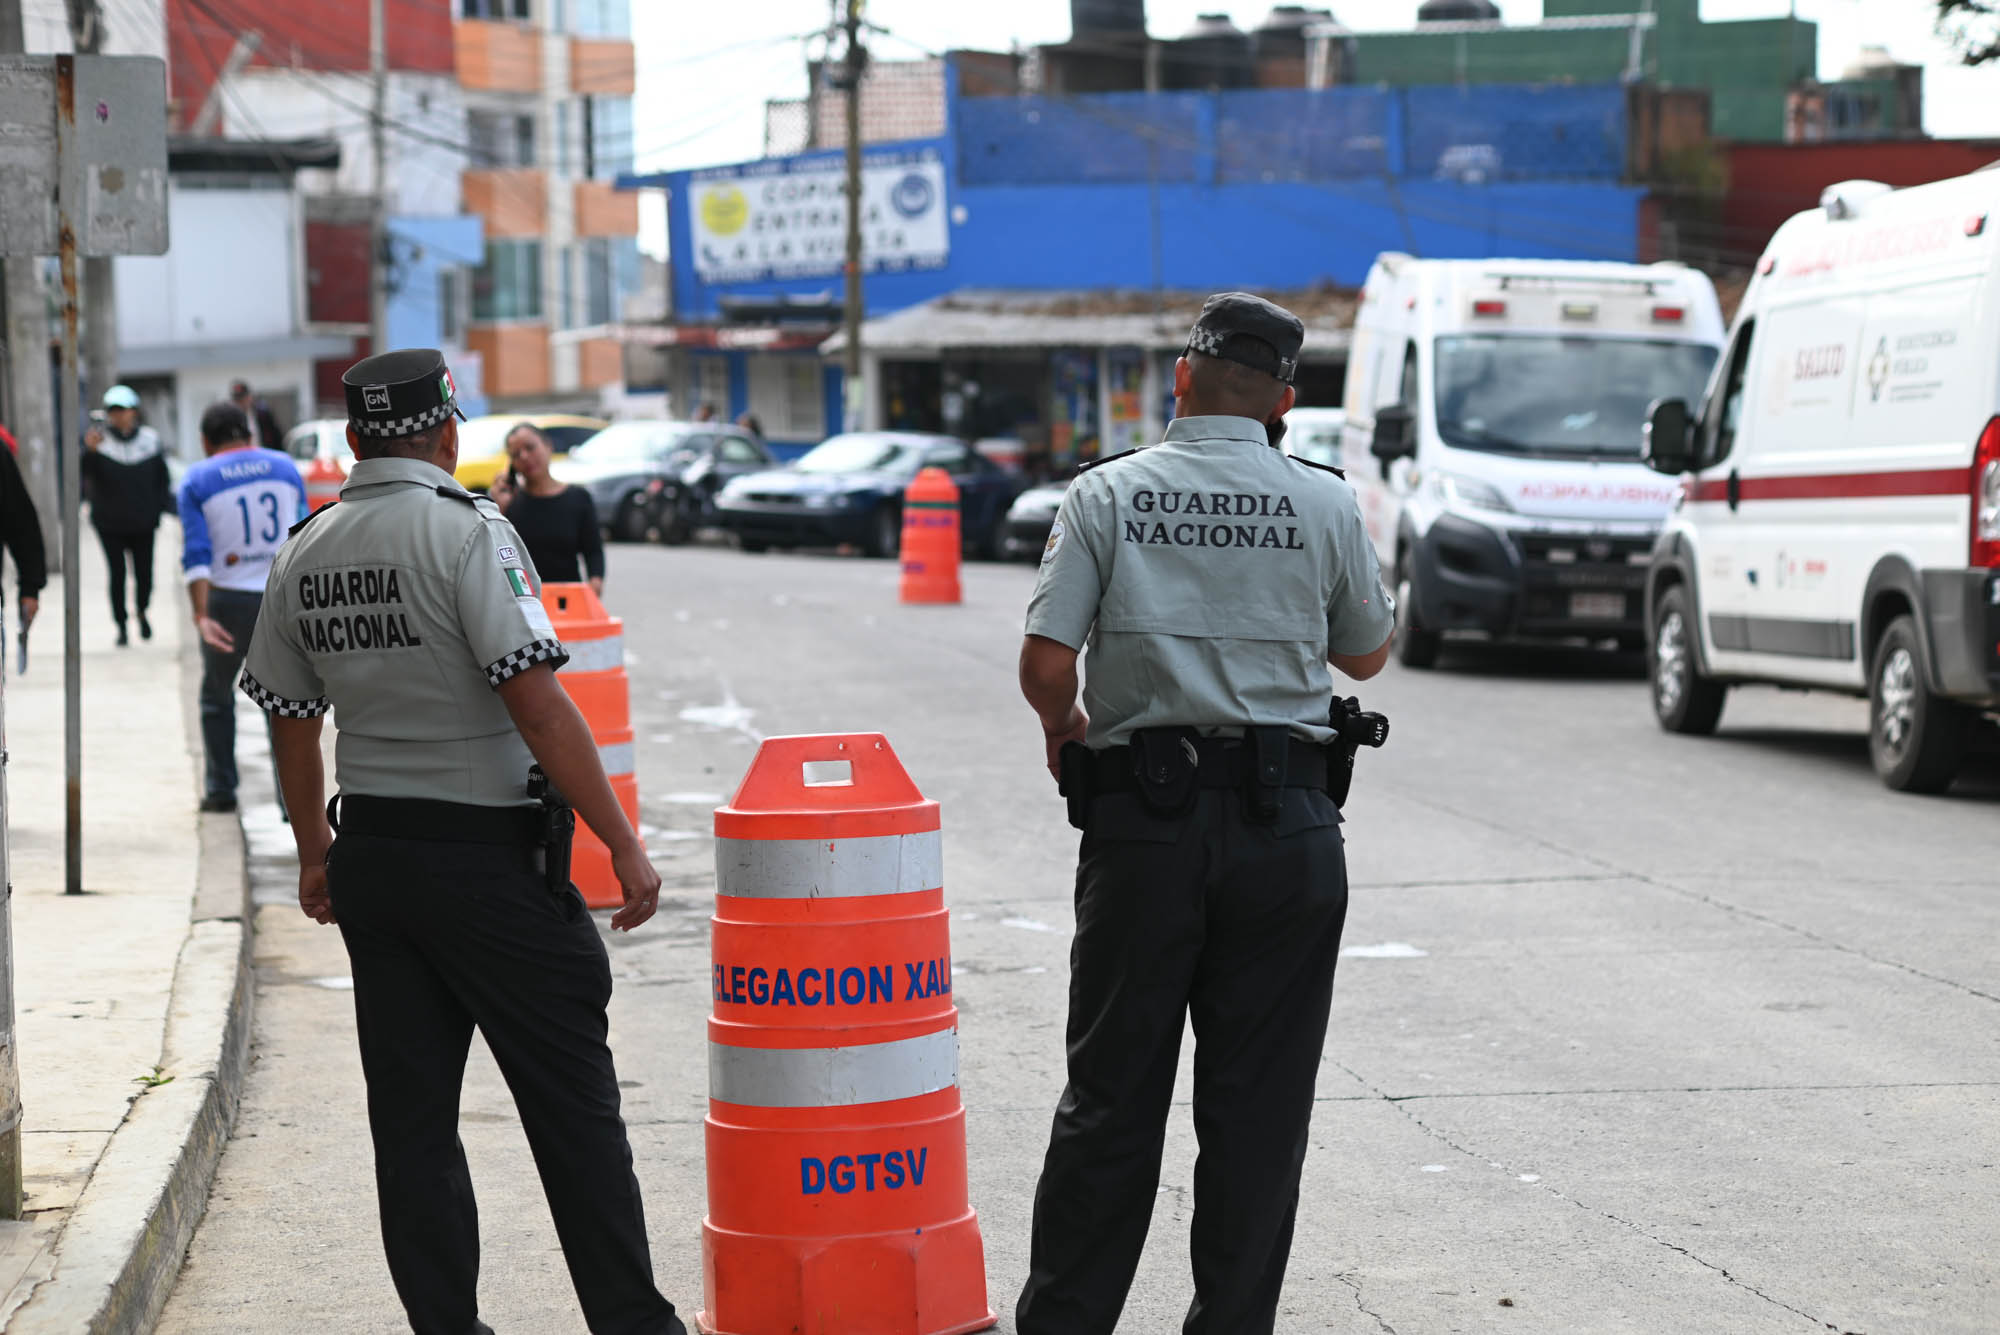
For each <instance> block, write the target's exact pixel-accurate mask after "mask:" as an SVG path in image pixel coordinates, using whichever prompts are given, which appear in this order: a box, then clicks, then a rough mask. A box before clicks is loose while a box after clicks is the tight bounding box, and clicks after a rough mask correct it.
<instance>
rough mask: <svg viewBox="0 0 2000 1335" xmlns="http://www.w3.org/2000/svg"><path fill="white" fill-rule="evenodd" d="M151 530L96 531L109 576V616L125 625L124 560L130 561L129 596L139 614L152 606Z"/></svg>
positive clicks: (142, 614) (142, 613) (141, 614)
mask: <svg viewBox="0 0 2000 1335" xmlns="http://www.w3.org/2000/svg"><path fill="white" fill-rule="evenodd" d="M153 533H154V530H153V529H150V528H146V529H140V530H138V531H137V532H133V533H107V532H106V531H105V530H103V529H98V530H97V541H98V544H99V545H100V546H102V547H103V548H104V564H105V566H106V568H107V569H108V570H109V572H110V579H111V619H112V620H113V621H116V622H117V623H118V624H119V625H121V626H122V625H124V624H125V563H126V560H127V559H128V558H129V559H130V560H131V563H132V596H133V602H134V604H135V605H136V608H137V611H138V613H139V615H140V616H144V615H146V609H147V608H149V607H151V606H152V605H153Z"/></svg>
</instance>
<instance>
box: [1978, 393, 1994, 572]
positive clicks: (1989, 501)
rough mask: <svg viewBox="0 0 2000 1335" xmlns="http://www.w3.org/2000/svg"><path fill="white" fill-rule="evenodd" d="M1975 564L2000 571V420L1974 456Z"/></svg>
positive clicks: (1984, 436)
mask: <svg viewBox="0 0 2000 1335" xmlns="http://www.w3.org/2000/svg"><path fill="white" fill-rule="evenodd" d="M1972 564H1973V565H1974V566H1978V567H1982V568H1985V569H1989V570H1990V569H1993V568H1995V567H2000V417H1995V418H1993V419H1992V420H1991V421H1989V422H1987V424H1986V429H1985V430H1984V431H1982V432H1980V433H1979V448H1978V449H1977V450H1976V451H1974V453H1973V456H1972Z"/></svg>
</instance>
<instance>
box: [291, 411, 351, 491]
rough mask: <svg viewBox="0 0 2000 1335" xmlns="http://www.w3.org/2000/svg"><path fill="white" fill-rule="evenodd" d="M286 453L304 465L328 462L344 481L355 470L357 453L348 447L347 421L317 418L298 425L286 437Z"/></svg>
mask: <svg viewBox="0 0 2000 1335" xmlns="http://www.w3.org/2000/svg"><path fill="white" fill-rule="evenodd" d="M285 453H286V454H289V455H291V456H292V458H294V459H296V460H298V461H299V462H300V463H302V464H306V463H311V462H312V461H313V460H314V459H326V460H329V461H330V462H331V463H332V464H333V466H334V467H335V468H338V469H339V470H340V472H341V475H342V476H343V477H345V476H346V475H347V471H348V470H349V469H351V468H353V467H354V451H353V450H351V449H349V448H348V447H347V419H346V418H345V417H316V418H313V419H312V420H310V421H306V422H301V423H299V424H298V425H297V426H295V427H293V428H292V429H291V430H290V431H287V432H286V433H285Z"/></svg>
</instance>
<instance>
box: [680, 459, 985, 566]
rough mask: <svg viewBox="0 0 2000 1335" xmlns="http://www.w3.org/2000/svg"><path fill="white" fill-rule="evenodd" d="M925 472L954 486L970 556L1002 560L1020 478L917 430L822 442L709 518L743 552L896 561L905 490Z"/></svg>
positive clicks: (748, 481)
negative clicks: (853, 554)
mask: <svg viewBox="0 0 2000 1335" xmlns="http://www.w3.org/2000/svg"><path fill="white" fill-rule="evenodd" d="M921 468H942V469H944V470H945V471H946V472H947V473H949V474H951V480H952V481H953V482H955V483H957V484H958V490H959V524H960V531H961V533H962V534H963V536H964V541H965V546H966V549H967V550H968V551H970V552H973V553H975V554H977V555H981V556H987V557H993V556H997V555H998V554H999V550H1000V541H1001V524H1002V521H1003V519H1004V517H1005V515H1006V513H1007V506H1008V504H1009V503H1010V502H1011V501H1012V500H1013V499H1014V496H1015V495H1016V493H1018V492H1019V491H1020V490H1021V487H1022V485H1023V484H1022V482H1021V479H1019V478H1017V477H1014V476H1012V475H1010V474H1008V473H1005V472H1003V471H1002V470H1001V469H1000V468H999V467H997V466H996V465H995V464H994V463H993V462H992V461H991V460H988V459H985V458H982V457H981V456H980V455H979V454H977V453H975V452H974V451H973V449H972V448H971V447H970V446H968V445H967V444H966V443H965V442H964V441H962V440H959V439H957V438H955V437H952V436H934V435H928V434H924V433H921V432H914V431H856V432H849V433H847V434H845V435H839V436H834V437H832V438H831V439H829V440H826V441H822V442H821V443H820V444H818V445H816V446H814V447H813V448H812V449H811V450H810V451H808V452H807V453H806V454H805V455H804V457H802V458H800V459H799V460H798V461H797V462H795V463H793V464H792V465H791V466H790V467H788V468H780V469H776V470H773V471H770V472H764V473H752V474H750V475H749V476H747V477H740V478H737V479H736V480H735V481H734V482H731V483H730V484H729V485H727V486H725V487H724V488H723V489H722V493H721V495H719V496H718V497H717V498H716V503H715V517H716V520H717V522H718V523H719V524H721V526H722V527H723V528H726V529H728V530H729V531H730V532H732V533H734V534H735V535H736V537H737V540H738V541H739V542H740V543H742V545H743V550H744V551H746V552H761V551H764V550H765V549H767V548H770V547H813V546H832V545H835V544H838V543H854V544H856V545H858V546H859V547H861V549H862V550H863V551H865V552H867V553H868V554H869V555H870V556H894V555H895V554H896V553H897V552H898V551H899V550H900V549H901V547H902V543H903V489H904V488H905V487H906V486H908V485H909V484H910V481H911V479H913V478H915V477H916V475H917V470H918V469H921Z"/></svg>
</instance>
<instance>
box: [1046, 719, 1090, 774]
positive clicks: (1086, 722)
mask: <svg viewBox="0 0 2000 1335" xmlns="http://www.w3.org/2000/svg"><path fill="white" fill-rule="evenodd" d="M1089 731H1090V717H1089V715H1087V714H1085V713H1084V712H1083V706H1081V705H1076V706H1072V707H1071V709H1070V714H1069V719H1068V720H1067V721H1066V722H1065V723H1064V725H1063V727H1062V729H1061V730H1060V731H1057V732H1050V731H1049V730H1048V729H1047V728H1043V729H1042V741H1043V743H1044V744H1045V745H1046V747H1047V749H1048V760H1049V776H1050V777H1051V778H1053V779H1054V780H1055V781H1056V782H1057V783H1061V782H1062V749H1063V747H1065V746H1067V745H1068V744H1069V743H1071V742H1080V741H1083V740H1084V736H1085V734H1087V733H1088V732H1089Z"/></svg>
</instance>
